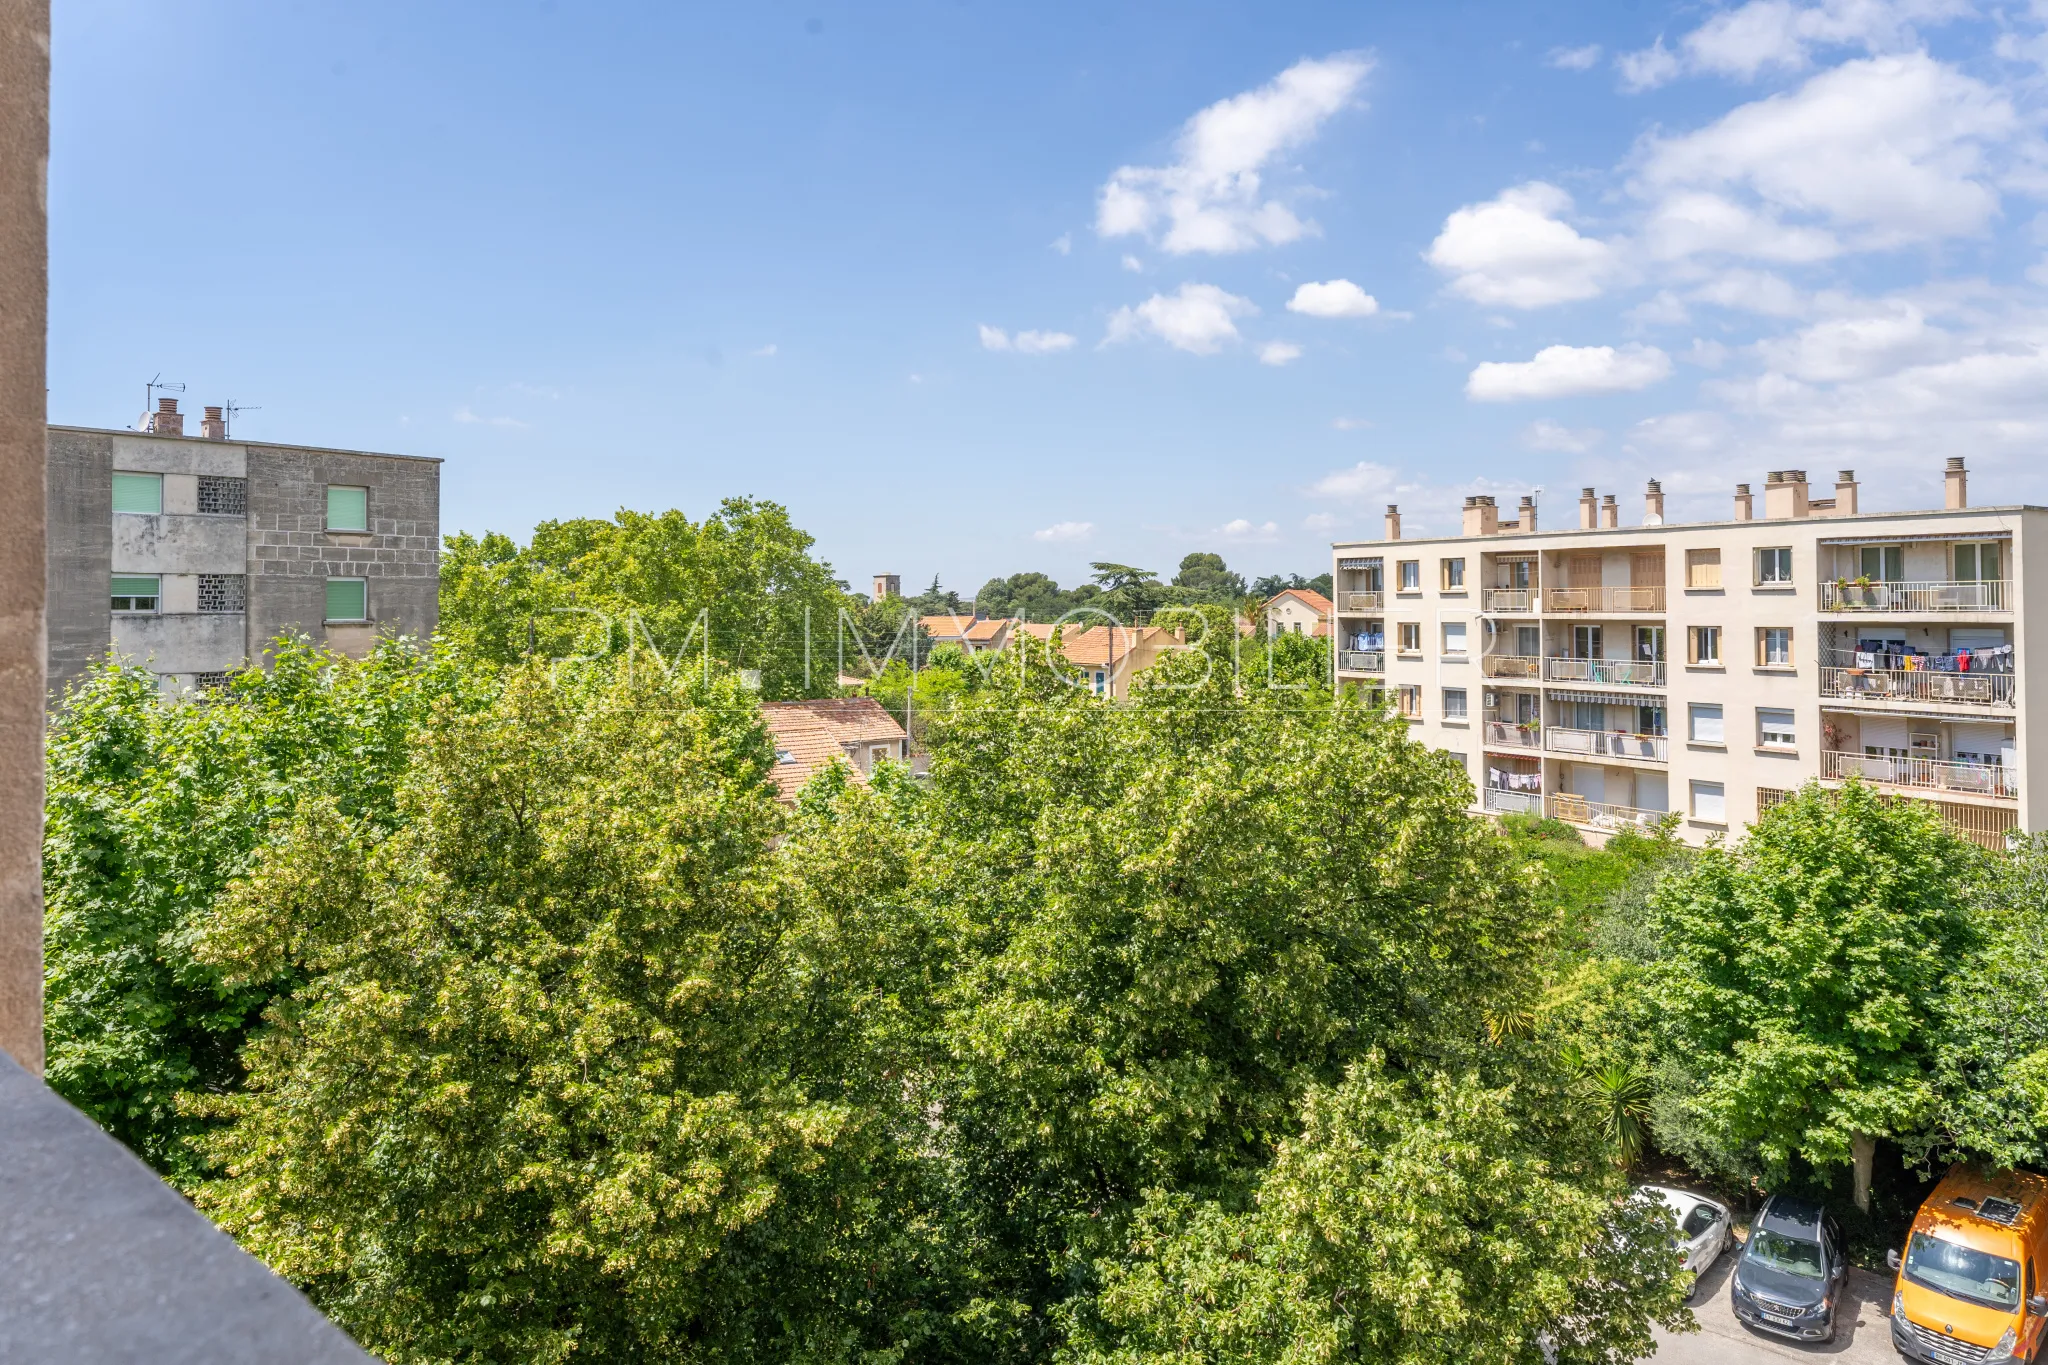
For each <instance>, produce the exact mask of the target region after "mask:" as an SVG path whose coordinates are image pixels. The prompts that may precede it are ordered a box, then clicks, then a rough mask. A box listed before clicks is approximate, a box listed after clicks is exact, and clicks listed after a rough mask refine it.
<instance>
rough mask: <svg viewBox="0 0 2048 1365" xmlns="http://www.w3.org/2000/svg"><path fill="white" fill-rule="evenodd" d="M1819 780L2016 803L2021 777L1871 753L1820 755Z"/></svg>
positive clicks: (1990, 767)
mask: <svg viewBox="0 0 2048 1365" xmlns="http://www.w3.org/2000/svg"><path fill="white" fill-rule="evenodd" d="M1820 775H1821V776H1822V777H1860V778H1862V779H1863V780H1864V781H1865V782H1873V783H1876V784H1878V785H1879V786H1885V787H1916V788H1920V789H1922V790H1931V791H1944V792H1968V793H1971V794H1973V795H1976V796H1997V797H2003V798H2006V799H2008V800H2014V801H2016V800H2018V799H2019V794H2020V775H2019V772H2018V771H2017V770H2016V769H2013V768H2004V767H2000V766H1998V765H1996V764H1991V763H1966V762H1962V761H1959V760H1955V759H1946V758H1885V757H1880V756H1877V755H1874V754H1837V753H1823V754H1821V756H1820Z"/></svg>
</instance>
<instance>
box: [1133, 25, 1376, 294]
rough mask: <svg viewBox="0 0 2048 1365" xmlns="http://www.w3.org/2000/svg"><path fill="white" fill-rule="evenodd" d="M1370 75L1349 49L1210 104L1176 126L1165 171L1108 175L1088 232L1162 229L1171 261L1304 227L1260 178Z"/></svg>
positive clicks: (1295, 234)
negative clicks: (1177, 133) (1270, 194)
mask: <svg viewBox="0 0 2048 1365" xmlns="http://www.w3.org/2000/svg"><path fill="white" fill-rule="evenodd" d="M1371 70H1372V61H1371V59H1370V58H1368V57H1365V56H1362V55H1359V54H1355V53H1345V54H1340V55H1337V56H1334V57H1326V58H1322V59H1320V60H1308V61H1301V62H1297V63H1295V64H1294V65H1293V66H1291V67H1289V68H1287V70H1285V71H1283V72H1281V73H1280V75H1279V76H1278V77H1276V78H1275V79H1274V80H1273V81H1272V82H1271V83H1270V84H1268V85H1264V86H1261V87H1260V88H1258V89H1257V90H1248V91H1246V92H1245V93H1244V94H1241V95H1233V96H1232V97H1230V98H1229V99H1226V100H1219V101H1218V102H1217V103H1215V104H1212V105H1210V106H1209V107H1208V108H1206V109H1204V110H1202V111H1201V112H1200V113H1198V114H1196V115H1195V116H1194V117H1193V118H1191V119H1189V120H1188V121H1187V123H1186V124H1185V125H1184V126H1183V127H1182V129H1181V133H1180V137H1179V138H1178V139H1177V140H1176V142H1175V144H1174V150H1175V153H1176V158H1175V160H1174V162H1173V164H1172V165H1169V166H1124V167H1120V168H1119V169H1118V170H1117V171H1116V173H1115V174H1113V175H1112V176H1110V178H1109V180H1108V182H1107V183H1106V184H1104V185H1103V187H1102V192H1101V195H1100V197H1099V198H1098V200H1097V204H1096V216H1095V230H1096V231H1097V232H1098V233H1100V234H1101V235H1102V236H1104V237H1123V236H1130V235H1144V236H1147V237H1149V236H1151V234H1152V233H1153V231H1154V229H1155V228H1157V227H1158V226H1160V225H1161V224H1162V223H1163V224H1164V225H1165V228H1166V231H1165V234H1164V236H1162V237H1161V238H1160V241H1159V245H1160V247H1161V249H1163V250H1165V251H1168V252H1172V253H1174V254H1176V255H1181V254H1186V253H1189V252H1211V253H1217V252H1231V251H1246V250H1250V249H1251V248H1254V247H1259V246H1266V245H1277V244H1280V243H1283V242H1291V241H1294V240H1296V239H1297V238H1299V237H1301V236H1303V235H1304V234H1306V233H1308V232H1310V231H1312V230H1313V228H1312V225H1311V224H1308V223H1305V222H1303V221H1302V220H1301V219H1300V218H1298V217H1296V216H1295V214H1294V211H1293V210H1292V209H1291V208H1289V207H1288V206H1287V205H1286V204H1284V203H1282V202H1280V201H1279V200H1278V199H1273V198H1267V197H1265V189H1264V184H1263V180H1262V173H1263V172H1265V171H1266V170H1267V169H1269V168H1270V167H1271V166H1272V164H1273V163H1274V162H1275V161H1277V160H1278V159H1279V157H1280V156H1282V155H1283V154H1284V153H1286V152H1290V151H1293V150H1294V149H1296V148H1298V147H1300V146H1302V145H1304V144H1305V143H1307V142H1309V141H1310V140H1311V139H1313V138H1314V137H1315V135H1316V134H1317V132H1319V131H1320V130H1321V128H1322V126H1323V124H1324V123H1325V122H1326V121H1327V120H1328V119H1329V118H1330V116H1331V115H1333V114H1335V113H1336V112H1338V111H1339V110H1341V109H1343V108H1345V107H1346V106H1348V105H1350V104H1351V103H1353V102H1354V100H1355V99H1356V97H1357V94H1358V89H1359V87H1360V86H1361V85H1362V84H1364V82H1365V78H1366V76H1367V74H1368V73H1370V72H1371Z"/></svg>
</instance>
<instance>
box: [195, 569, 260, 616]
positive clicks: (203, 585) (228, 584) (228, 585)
mask: <svg viewBox="0 0 2048 1365" xmlns="http://www.w3.org/2000/svg"><path fill="white" fill-rule="evenodd" d="M246 582H247V580H246V579H244V578H243V577H242V575H240V574H238V573H203V574H201V575H199V610H201V611H247V610H248V603H249V599H248V593H247V591H246V590H245V584H246Z"/></svg>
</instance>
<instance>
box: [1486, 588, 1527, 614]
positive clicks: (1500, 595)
mask: <svg viewBox="0 0 2048 1365" xmlns="http://www.w3.org/2000/svg"><path fill="white" fill-rule="evenodd" d="M1535 598H1536V595H1535V594H1534V593H1532V592H1530V591H1529V590H1528V589H1527V588H1487V589H1485V590H1484V591H1483V592H1481V593H1480V594H1479V609H1480V610H1481V611H1498V612H1528V611H1534V610H1535V609H1536V608H1535Z"/></svg>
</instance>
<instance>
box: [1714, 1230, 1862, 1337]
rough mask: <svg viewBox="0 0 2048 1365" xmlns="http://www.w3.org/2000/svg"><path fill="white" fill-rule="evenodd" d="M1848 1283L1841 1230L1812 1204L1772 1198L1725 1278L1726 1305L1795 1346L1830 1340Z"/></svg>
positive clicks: (1833, 1334) (1736, 1314)
mask: <svg viewBox="0 0 2048 1365" xmlns="http://www.w3.org/2000/svg"><path fill="white" fill-rule="evenodd" d="M1848 1282H1849V1260H1848V1257H1846V1256H1845V1255H1843V1253H1842V1230H1841V1229H1840V1228H1839V1227H1837V1226H1836V1225H1835V1220H1834V1219H1833V1218H1831V1217H1829V1216H1828V1213H1827V1210H1825V1209H1823V1208H1822V1207H1821V1206H1820V1205H1818V1204H1816V1203H1814V1202H1813V1201H1812V1200H1810V1199H1794V1198H1792V1197H1790V1196H1789V1195H1782V1194H1774V1195H1772V1196H1771V1197H1770V1198H1769V1199H1767V1200H1765V1201H1764V1206H1763V1210H1762V1211H1761V1212H1760V1213H1758V1214H1757V1216H1756V1218H1755V1220H1754V1221H1753V1222H1751V1224H1750V1227H1749V1242H1748V1243H1747V1244H1746V1245H1745V1246H1744V1247H1743V1248H1742V1255H1741V1256H1739V1257H1737V1258H1736V1261H1735V1273H1734V1274H1733V1275H1731V1276H1729V1277H1728V1301H1729V1303H1730V1304H1731V1305H1732V1306H1733V1307H1734V1309H1735V1316H1736V1317H1738V1318H1740V1319H1742V1321H1743V1322H1745V1323H1746V1324H1748V1325H1749V1326H1751V1327H1754V1328H1756V1329H1758V1330H1759V1331H1764V1332H1774V1333H1776V1334H1777V1335H1779V1336H1781V1337H1792V1338H1794V1339H1796V1340H1799V1341H1833V1340H1834V1338H1835V1306H1836V1305H1837V1304H1838V1303H1840V1302H1841V1297H1842V1289H1843V1287H1844V1286H1845V1285H1847V1284H1848Z"/></svg>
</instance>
